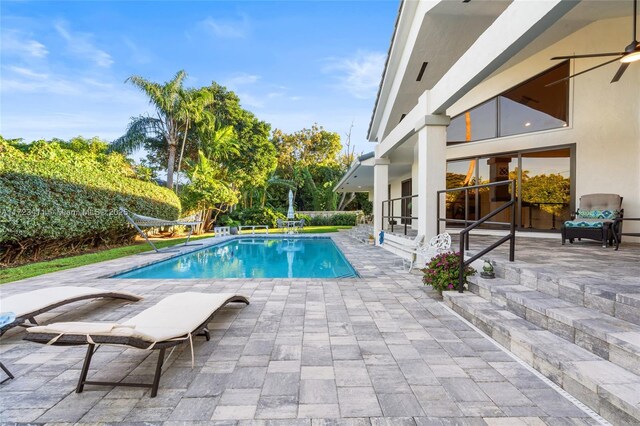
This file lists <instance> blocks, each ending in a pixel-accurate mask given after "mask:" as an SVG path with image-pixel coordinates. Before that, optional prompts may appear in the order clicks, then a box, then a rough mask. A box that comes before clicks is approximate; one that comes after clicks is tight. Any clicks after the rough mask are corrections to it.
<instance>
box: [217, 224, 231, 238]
mask: <svg viewBox="0 0 640 426" xmlns="http://www.w3.org/2000/svg"><path fill="white" fill-rule="evenodd" d="M225 235H231V227H230V226H214V227H213V236H214V237H224V236H225Z"/></svg>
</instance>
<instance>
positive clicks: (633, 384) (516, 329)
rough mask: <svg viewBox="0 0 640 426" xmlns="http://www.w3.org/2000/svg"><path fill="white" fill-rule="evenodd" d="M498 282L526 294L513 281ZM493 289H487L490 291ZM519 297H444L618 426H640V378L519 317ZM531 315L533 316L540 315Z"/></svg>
mask: <svg viewBox="0 0 640 426" xmlns="http://www.w3.org/2000/svg"><path fill="white" fill-rule="evenodd" d="M494 281H495V282H496V285H498V284H497V283H498V282H500V284H502V285H504V286H506V287H509V284H511V287H515V288H513V290H522V291H524V290H523V289H522V288H519V286H518V285H514V284H513V283H509V282H507V281H504V280H500V281H497V280H494ZM487 287H488V286H483V287H482V288H483V289H484V290H482V291H483V292H486V291H489V290H487ZM480 288H481V287H480V286H478V288H477V289H478V290H479V289H480ZM530 291H531V290H530ZM496 293H498V292H496ZM508 293H509V291H508V290H507V291H506V292H503V294H508ZM485 295H486V294H485ZM499 297H500V296H498V297H496V300H497V301H498V300H499ZM513 299H514V298H507V297H506V296H505V299H504V302H505V304H504V306H498V305H497V304H495V303H492V302H490V301H488V300H486V299H484V298H482V297H480V296H478V295H475V294H473V293H471V292H466V293H457V292H445V293H444V301H445V303H446V304H447V305H448V306H450V307H451V308H452V309H453V310H454V311H456V312H457V313H459V314H460V315H462V316H463V317H464V318H466V319H467V320H469V321H470V322H471V323H473V324H474V325H475V326H477V327H478V328H480V329H481V330H482V331H484V332H485V333H486V334H488V335H489V336H491V337H492V338H493V339H494V340H496V341H497V342H498V343H500V344H501V345H502V346H504V347H505V348H507V349H509V350H510V351H511V352H513V353H514V354H515V355H517V356H518V357H519V358H521V359H522V360H523V361H525V362H526V363H528V364H529V365H531V366H532V367H534V368H535V369H536V370H538V371H540V372H541V373H542V374H544V375H545V376H546V377H548V378H549V379H550V380H552V381H553V382H555V383H556V384H558V385H559V386H561V387H562V388H563V389H565V390H566V391H567V392H569V393H570V394H571V395H573V396H574V397H576V398H577V399H578V400H580V401H581V402H583V403H584V404H586V405H587V406H589V407H590V408H591V409H593V410H594V411H595V412H597V413H598V414H600V415H601V416H602V417H604V418H605V419H607V420H609V421H610V422H612V423H613V424H616V425H617V424H638V423H640V376H639V375H638V374H635V373H634V372H633V371H629V370H628V369H625V368H623V367H621V366H619V365H616V364H614V363H613V362H610V361H608V360H605V359H603V358H602V357H600V356H598V355H596V354H594V353H592V352H590V351H589V350H587V349H585V348H583V347H580V346H578V345H576V344H574V343H571V342H569V341H568V340H565V339H564V338H563V337H560V336H558V335H556V334H553V333H551V332H550V331H549V330H546V329H544V328H542V327H540V326H538V325H536V324H534V323H533V322H530V321H528V320H527V319H525V318H522V317H520V316H518V315H516V314H515V313H514V312H511V311H510V310H509V309H508V306H509V303H510V302H509V300H512V301H511V304H512V305H513ZM523 306H524V305H523ZM531 306H532V305H531ZM550 309H554V308H550ZM530 311H531V314H530V317H531V315H535V314H534V313H538V312H536V311H535V310H533V309H530ZM525 316H526V311H525Z"/></svg>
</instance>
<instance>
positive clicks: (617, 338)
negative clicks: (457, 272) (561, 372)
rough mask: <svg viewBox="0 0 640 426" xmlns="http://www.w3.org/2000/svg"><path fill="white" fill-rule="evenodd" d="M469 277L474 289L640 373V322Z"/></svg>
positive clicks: (519, 287) (527, 289)
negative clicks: (632, 321) (637, 323)
mask: <svg viewBox="0 0 640 426" xmlns="http://www.w3.org/2000/svg"><path fill="white" fill-rule="evenodd" d="M470 281H471V282H472V283H471V285H470V289H471V291H473V292H474V293H476V294H478V295H480V296H481V297H482V298H484V299H485V300H487V301H489V302H493V303H494V304H495V305H497V306H499V307H502V308H504V309H507V310H509V311H511V312H513V313H514V314H516V315H517V316H519V317H521V318H524V319H526V320H527V321H529V322H531V323H532V324H535V325H536V326H538V327H540V328H542V329H545V330H548V331H550V332H552V333H553V334H555V335H557V336H559V337H562V338H563V339H565V340H568V341H569V342H571V343H575V344H576V345H578V346H580V347H582V348H583V349H586V350H588V351H590V352H592V353H593V354H595V355H598V356H599V357H601V358H602V359H604V360H607V361H611V362H613V363H614V364H617V365H619V366H621V367H623V368H625V369H627V370H629V371H632V372H634V373H635V374H640V326H638V325H636V324H633V323H630V322H628V321H624V320H622V319H619V318H615V317H612V316H610V315H607V314H604V313H602V312H600V311H597V310H594V309H591V308H585V307H584V306H579V305H576V304H574V303H571V302H568V301H566V300H562V299H559V298H557V297H552V296H550V295H548V294H546V293H542V292H540V291H536V290H533V289H531V288H530V287H527V286H523V285H517V284H512V283H511V282H510V281H507V280H504V279H501V278H496V279H491V280H488V279H483V278H480V277H472V279H471V280H470Z"/></svg>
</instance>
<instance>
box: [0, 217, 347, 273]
mask: <svg viewBox="0 0 640 426" xmlns="http://www.w3.org/2000/svg"><path fill="white" fill-rule="evenodd" d="M349 228H351V227H350V226H305V228H304V229H303V230H302V231H300V232H301V233H303V234H325V233H328V232H338V230H339V229H349ZM269 231H270V233H273V232H274V231H276V232H282V230H273V229H271V230H269ZM265 232H266V230H265V229H256V234H264V233H265ZM250 233H251V231H242V234H250ZM212 236H213V234H204V235H197V236H193V237H191V239H192V240H197V239H200V238H209V237H212ZM185 241H186V238H174V239H163V240H154V241H153V243H154V244H155V245H156V246H157V247H158V248H163V247H169V246H174V245H176V244H180V243H184V242H185ZM150 250H151V246H149V244H147V243H145V242H144V241H142V242H137V243H135V244H132V245H130V246H126V247H118V248H114V249H108V250H101V251H99V252H96V253H89V254H81V255H78V256H70V257H64V258H60V259H54V260H47V261H44V262H36V263H30V264H28V265H22V266H16V267H14V268H5V269H0V284H4V283H8V282H11V281H17V280H22V279H24V278H30V277H35V276H36V275H42V274H48V273H49V272H56V271H62V270H64V269H69V268H75V267H78V266H84V265H89V264H91V263H98V262H103V261H105V260H111V259H117V258H119V257H124V256H129V255H131V254H136V253H142V252H144V251H150Z"/></svg>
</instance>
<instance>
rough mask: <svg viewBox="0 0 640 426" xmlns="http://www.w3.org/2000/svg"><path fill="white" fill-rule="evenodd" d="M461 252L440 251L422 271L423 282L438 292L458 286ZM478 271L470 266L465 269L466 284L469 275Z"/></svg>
mask: <svg viewBox="0 0 640 426" xmlns="http://www.w3.org/2000/svg"><path fill="white" fill-rule="evenodd" d="M459 271H460V253H459V252H455V253H454V252H446V253H440V254H438V255H436V256H434V257H433V258H431V260H430V261H429V263H428V264H427V265H426V267H425V268H424V269H422V272H423V273H424V275H423V277H422V282H423V283H424V284H425V285H430V286H431V287H433V288H434V289H435V290H437V291H438V292H443V291H447V290H454V289H456V288H457V287H458V282H459V279H460V272H459ZM475 273H476V271H475V269H473V268H472V267H470V266H467V267H465V269H464V273H463V275H464V284H467V277H469V276H471V275H473V274H475Z"/></svg>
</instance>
